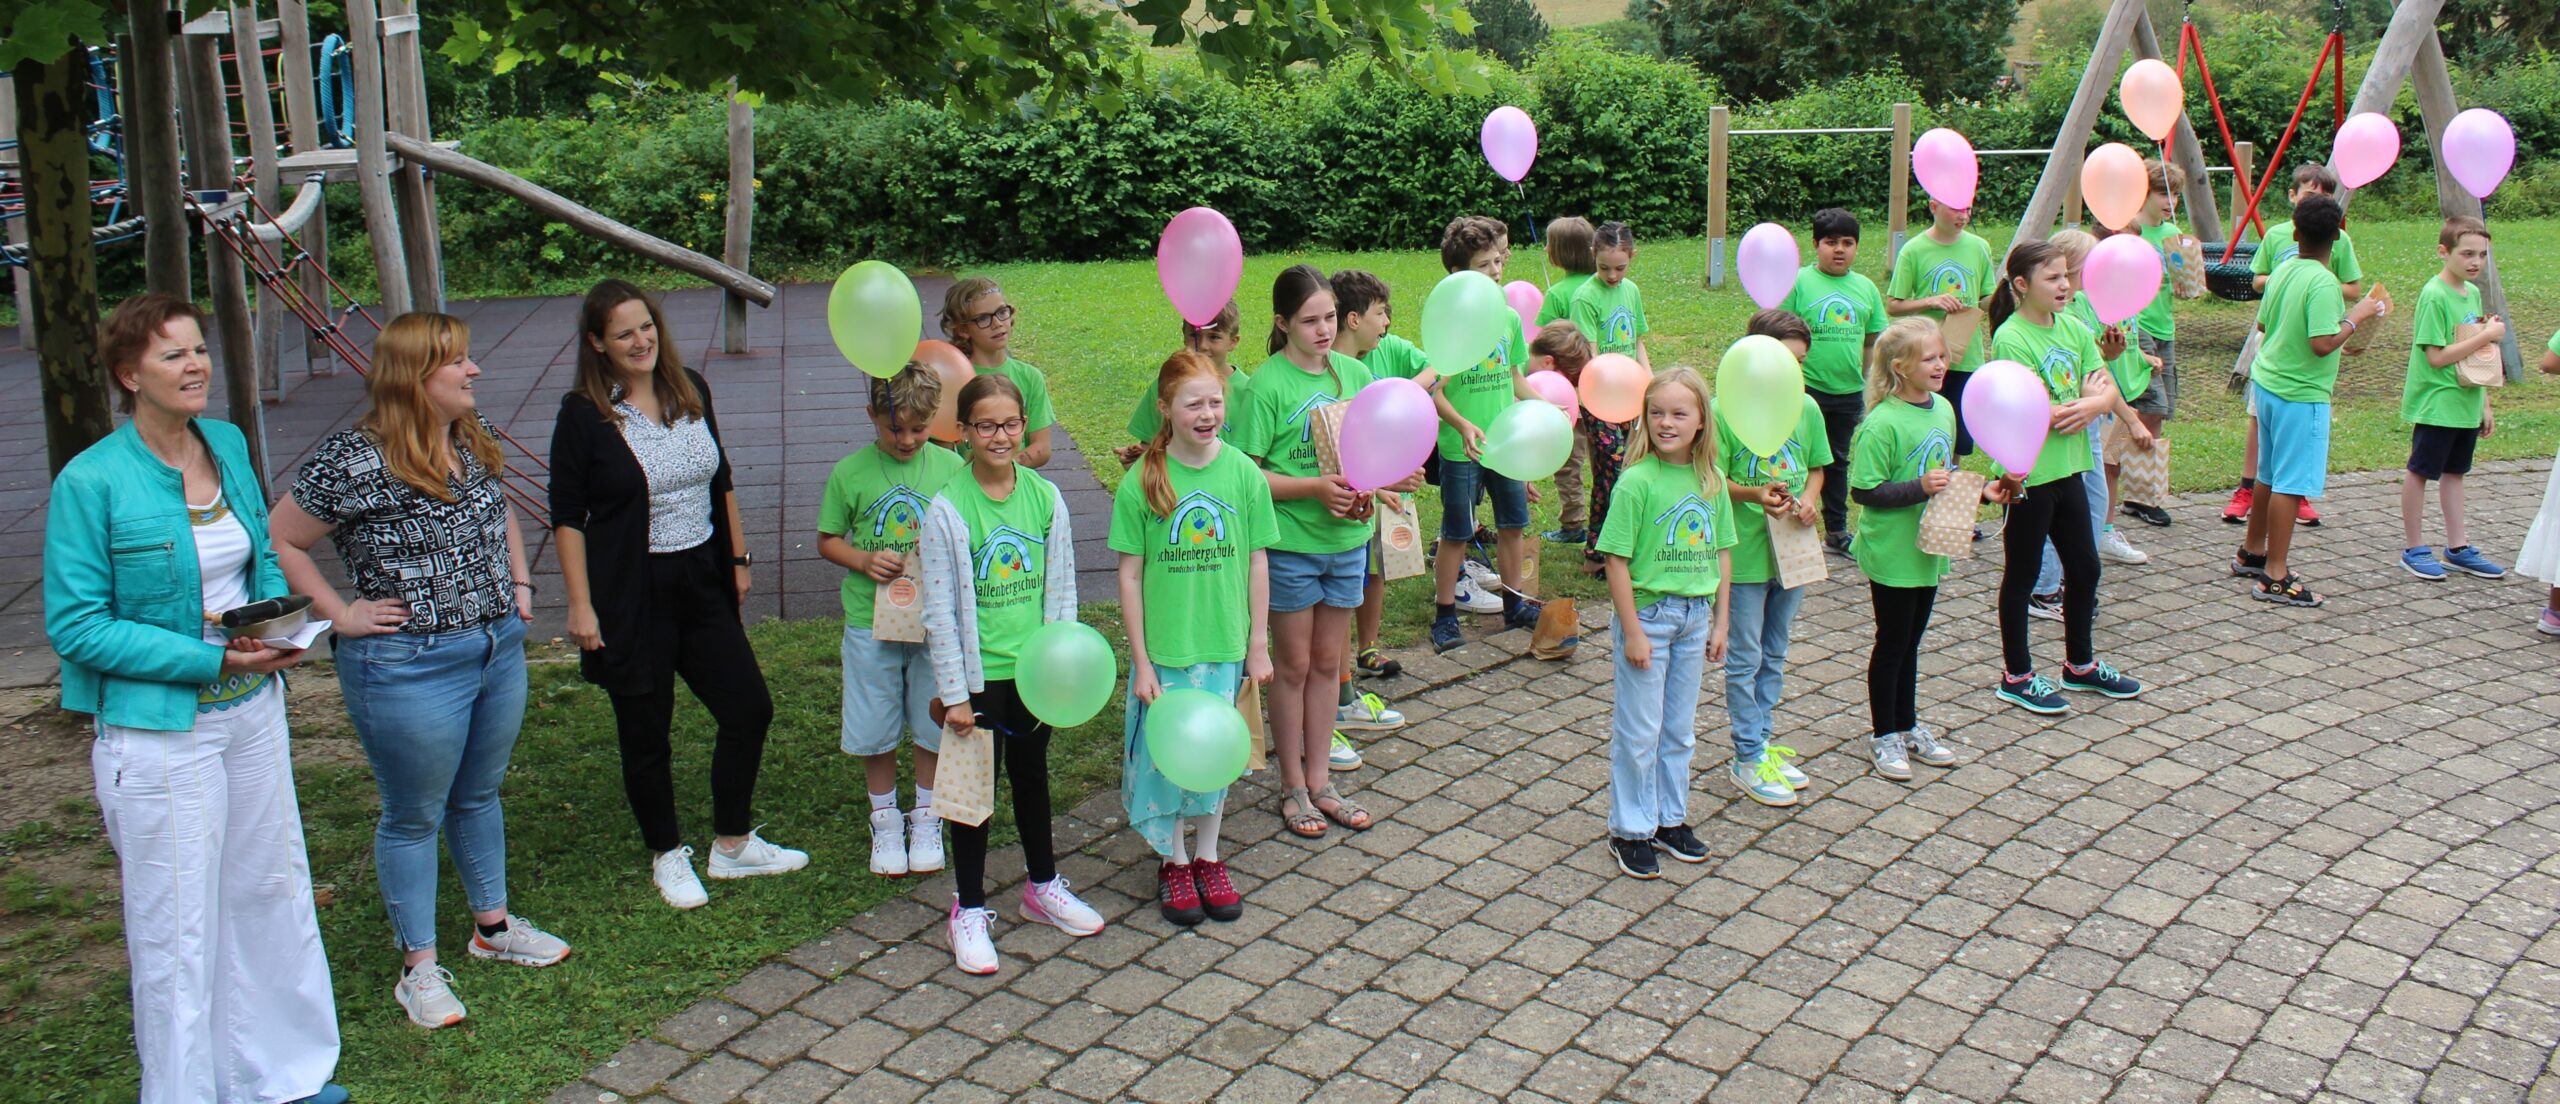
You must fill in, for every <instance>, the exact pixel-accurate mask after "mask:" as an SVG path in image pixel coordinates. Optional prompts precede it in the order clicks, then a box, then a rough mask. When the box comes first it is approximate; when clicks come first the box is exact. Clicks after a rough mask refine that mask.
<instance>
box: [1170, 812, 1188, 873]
mask: <svg viewBox="0 0 2560 1104" xmlns="http://www.w3.org/2000/svg"><path fill="white" fill-rule="evenodd" d="M1183 823H1184V822H1183V820H1182V819H1181V818H1180V817H1176V818H1174V821H1173V853H1172V854H1170V855H1166V856H1165V857H1164V861H1166V862H1169V863H1172V864H1173V865H1175V866H1189V865H1191V852H1190V850H1189V849H1188V848H1185V847H1184V846H1183V845H1182V825H1183Z"/></svg>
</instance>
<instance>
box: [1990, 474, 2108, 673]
mask: <svg viewBox="0 0 2560 1104" xmlns="http://www.w3.org/2000/svg"><path fill="white" fill-rule="evenodd" d="M2047 540H2051V541H2052V542H2053V551H2054V554H2055V555H2058V556H2060V557H2062V651H2063V658H2064V659H2067V660H2069V661H2070V662H2071V665H2072V666H2074V667H2086V666H2088V665H2089V664H2090V662H2091V661H2093V660H2095V659H2096V658H2097V654H2098V653H2097V648H2096V646H2095V645H2093V644H2091V643H2090V641H2089V629H2090V626H2091V625H2093V624H2095V623H2096V622H2097V620H2098V535H2097V534H2095V533H2092V532H2090V531H2089V492H2088V491H2087V490H2086V489H2085V488H2083V487H2082V486H2081V483H2080V477H2079V476H2076V475H2068V476H2064V477H2062V478H2060V479H2056V480H2054V481H2052V482H2050V483H2039V484H2037V485H2035V486H2033V487H2029V488H2027V496H2026V497H2025V498H2024V499H2021V500H2019V501H2017V502H2013V503H2010V504H2009V527H2008V528H2007V529H2005V530H2003V531H2002V532H2001V534H2000V543H2001V545H2002V546H2003V549H2004V551H2005V552H2006V553H2007V556H2008V562H2006V563H2003V564H2002V565H2000V655H2001V659H2002V661H2003V662H2005V663H2007V664H2008V670H2007V672H2006V673H2008V674H2011V675H2016V676H2021V677H2023V676H2025V675H2027V674H2029V673H2030V672H2033V671H2034V670H2035V669H2036V658H2035V653H2034V651H2033V649H2031V648H2030V647H2029V644H2028V640H2027V596H2029V595H2031V594H2034V593H2035V590H2036V572H2037V571H2039V570H2041V569H2042V568H2043V566H2044V542H2045V541H2047Z"/></svg>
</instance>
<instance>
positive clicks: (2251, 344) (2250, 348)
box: [2222, 326, 2267, 395]
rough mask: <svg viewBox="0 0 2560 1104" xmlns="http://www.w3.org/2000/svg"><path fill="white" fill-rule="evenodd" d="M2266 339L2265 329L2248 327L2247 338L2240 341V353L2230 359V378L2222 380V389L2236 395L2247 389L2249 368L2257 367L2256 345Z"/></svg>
mask: <svg viewBox="0 0 2560 1104" xmlns="http://www.w3.org/2000/svg"><path fill="white" fill-rule="evenodd" d="M2266 339H2267V334H2266V331H2264V330H2260V329H2258V328H2256V327H2254V326H2253V327H2251V328H2250V330H2249V340H2247V341H2243V342H2241V343H2240V355H2239V356H2238V357H2235V358H2233V359H2232V361H2231V378H2230V379H2228V380H2225V381H2223V385H2222V389H2223V390H2224V391H2227V392H2230V393H2231V394H2234V395H2237V394H2239V393H2241V392H2243V391H2246V390H2248V389H2249V370H2250V369H2251V368H2255V367H2257V364H2258V345H2259V343H2260V342H2263V341H2265V340H2266Z"/></svg>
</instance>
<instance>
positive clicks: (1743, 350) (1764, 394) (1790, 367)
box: [1716, 334, 1804, 457]
mask: <svg viewBox="0 0 2560 1104" xmlns="http://www.w3.org/2000/svg"><path fill="white" fill-rule="evenodd" d="M1716 415H1717V416H1718V417H1720V418H1723V419H1724V425H1725V428H1727V429H1730V430H1732V431H1733V435H1734V437H1736V438H1738V439H1740V440H1741V442H1742V447H1744V448H1747V449H1750V450H1751V455H1753V456H1759V457H1770V456H1776V455H1777V454H1778V451H1779V450H1780V449H1783V448H1785V447H1787V438H1789V437H1792V436H1794V435H1795V432H1796V423H1797V422H1799V421H1801V420H1803V417H1804V366H1803V365H1801V364H1798V363H1796V355H1795V354H1794V353H1790V352H1788V351H1787V347H1786V346H1785V345H1781V344H1779V343H1778V339H1777V338H1774V337H1770V336H1768V335H1766V334H1753V335H1751V336H1749V337H1745V338H1743V339H1742V340H1740V341H1736V342H1734V343H1733V347H1732V348H1730V349H1726V350H1725V351H1724V359H1723V360H1722V361H1720V362H1718V363H1717V364H1716Z"/></svg>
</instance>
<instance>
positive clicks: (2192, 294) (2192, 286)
mask: <svg viewBox="0 0 2560 1104" xmlns="http://www.w3.org/2000/svg"><path fill="white" fill-rule="evenodd" d="M2160 263H2162V264H2164V265H2167V266H2169V293H2170V294H2171V295H2175V296H2177V297H2178V298H2180V299H2202V298H2204V243H2203V242H2200V241H2197V240H2196V236H2195V235H2193V234H2178V235H2175V236H2173V237H2171V238H2169V239H2168V240H2166V241H2163V242H2161V243H2160Z"/></svg>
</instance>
